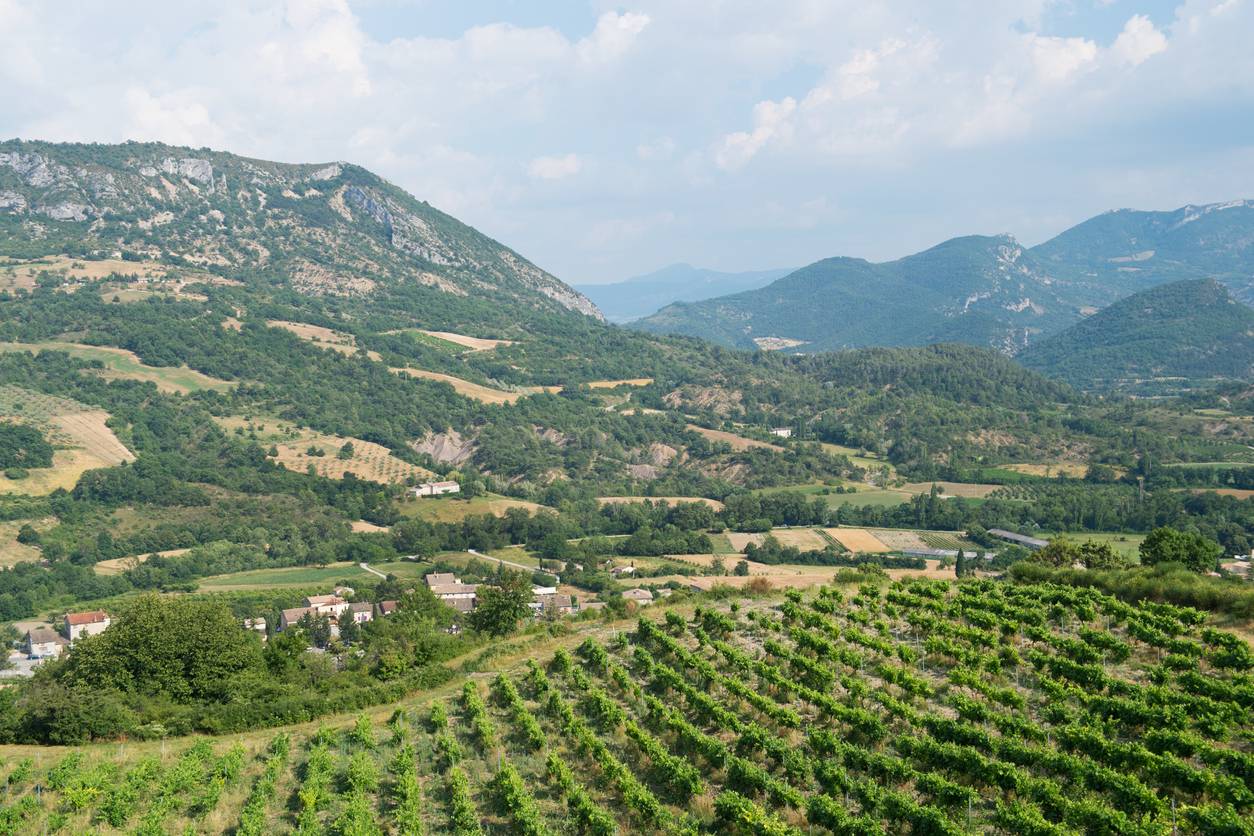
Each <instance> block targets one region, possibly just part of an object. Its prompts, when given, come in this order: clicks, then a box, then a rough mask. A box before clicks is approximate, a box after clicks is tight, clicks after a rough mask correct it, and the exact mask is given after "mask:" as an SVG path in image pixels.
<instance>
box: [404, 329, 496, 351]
mask: <svg viewBox="0 0 1254 836" xmlns="http://www.w3.org/2000/svg"><path fill="white" fill-rule="evenodd" d="M412 330H414V331H417V332H418V333H419V334H425V335H426V336H428V337H432V338H434V339H437V340H443V341H444V342H446V343H452V344H454V345H459V346H461V347H462V348H468V349H470V350H471V351H491V350H492V349H494V348H496V347H497V346H502V345H514V341H513V340H492V339H486V338H484V337H468V336H466V335H465V334H457V333H454V332H452V331H424V330H423V329H421V328H414V329H412Z"/></svg>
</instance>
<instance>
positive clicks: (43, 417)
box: [0, 386, 135, 496]
mask: <svg viewBox="0 0 1254 836" xmlns="http://www.w3.org/2000/svg"><path fill="white" fill-rule="evenodd" d="M0 419H7V420H12V421H17V422H20V423H25V424H30V425H32V426H35V427H38V428H39V430H40V431H41V432H43V433H44V435H45V436H46V437H47V439H48V440H49V442H50V443H52V445H53V446H54V447H56V448H57V449H56V450H55V451H54V452H53V455H52V467H43V468H33V469H31V470H29V471H28V475H27V476H26V478H24V479H10V478H9V477H7V476H0V493H16V494H29V495H33V496H42V495H44V494H49V493H52V492H53V491H55V490H56V489H57V488H63V489H65V490H70V489H71V488H73V487H74V485H76V484H77V483H78V479H79V477H80V476H82V475H83V473H84V472H85V471H88V470H93V469H95V468H100V467H114V466H115V465H119V464H122V463H123V462H131V461H134V460H135V455H134V454H133V453H131V451H130V450H128V449H126V445H124V444H123V443H122V442H121V441H120V440H119V439H118V437H117V436H116V435H114V434H113V430H111V429H109V427H108V426H107V425H106V424H105V422H106V421H107V420H108V419H109V413H107V412H105V411H104V410H103V409H95V408H92V407H89V406H87V405H86V404H81V403H79V402H77V401H73V400H70V399H69V398H59V397H56V396H53V395H45V394H43V393H42V392H34V391H31V390H29V389H22V388H20V387H17V386H0Z"/></svg>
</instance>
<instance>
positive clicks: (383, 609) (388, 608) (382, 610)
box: [379, 601, 397, 618]
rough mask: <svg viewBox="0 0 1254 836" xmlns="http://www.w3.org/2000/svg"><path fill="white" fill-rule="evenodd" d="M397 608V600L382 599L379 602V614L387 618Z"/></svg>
mask: <svg viewBox="0 0 1254 836" xmlns="http://www.w3.org/2000/svg"><path fill="white" fill-rule="evenodd" d="M396 609H397V607H396V602H395V601H380V602H379V615H381V616H383V617H385V618H386V617H387V616H389V615H391V614H392V613H394V612H396Z"/></svg>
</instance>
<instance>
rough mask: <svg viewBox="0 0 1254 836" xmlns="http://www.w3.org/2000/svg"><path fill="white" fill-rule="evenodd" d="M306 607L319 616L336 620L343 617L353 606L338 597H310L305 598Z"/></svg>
mask: <svg viewBox="0 0 1254 836" xmlns="http://www.w3.org/2000/svg"><path fill="white" fill-rule="evenodd" d="M305 606H306V607H308V608H309V609H311V610H313V611H314V613H315V614H317V615H325V616H328V617H329V618H332V619H336V618H339V617H340V616H341V615H343V614H344V611H345V610H347V609H348V608H349V607H351V606H352V604H350V603H348V602H347V601H345V600H344V599H343V598H341V597H340V596H338V595H308V596H306V597H305Z"/></svg>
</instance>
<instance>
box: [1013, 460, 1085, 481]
mask: <svg viewBox="0 0 1254 836" xmlns="http://www.w3.org/2000/svg"><path fill="white" fill-rule="evenodd" d="M998 467H999V468H1001V469H1002V470H1012V471H1014V472H1015V473H1022V474H1024V475H1025V476H1069V477H1071V478H1073V479H1082V478H1083V477H1084V474H1085V473H1087V472H1088V469H1089V466H1088V465H1087V464H1086V463H1085V462H1038V463H1020V464H1002V465H998Z"/></svg>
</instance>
